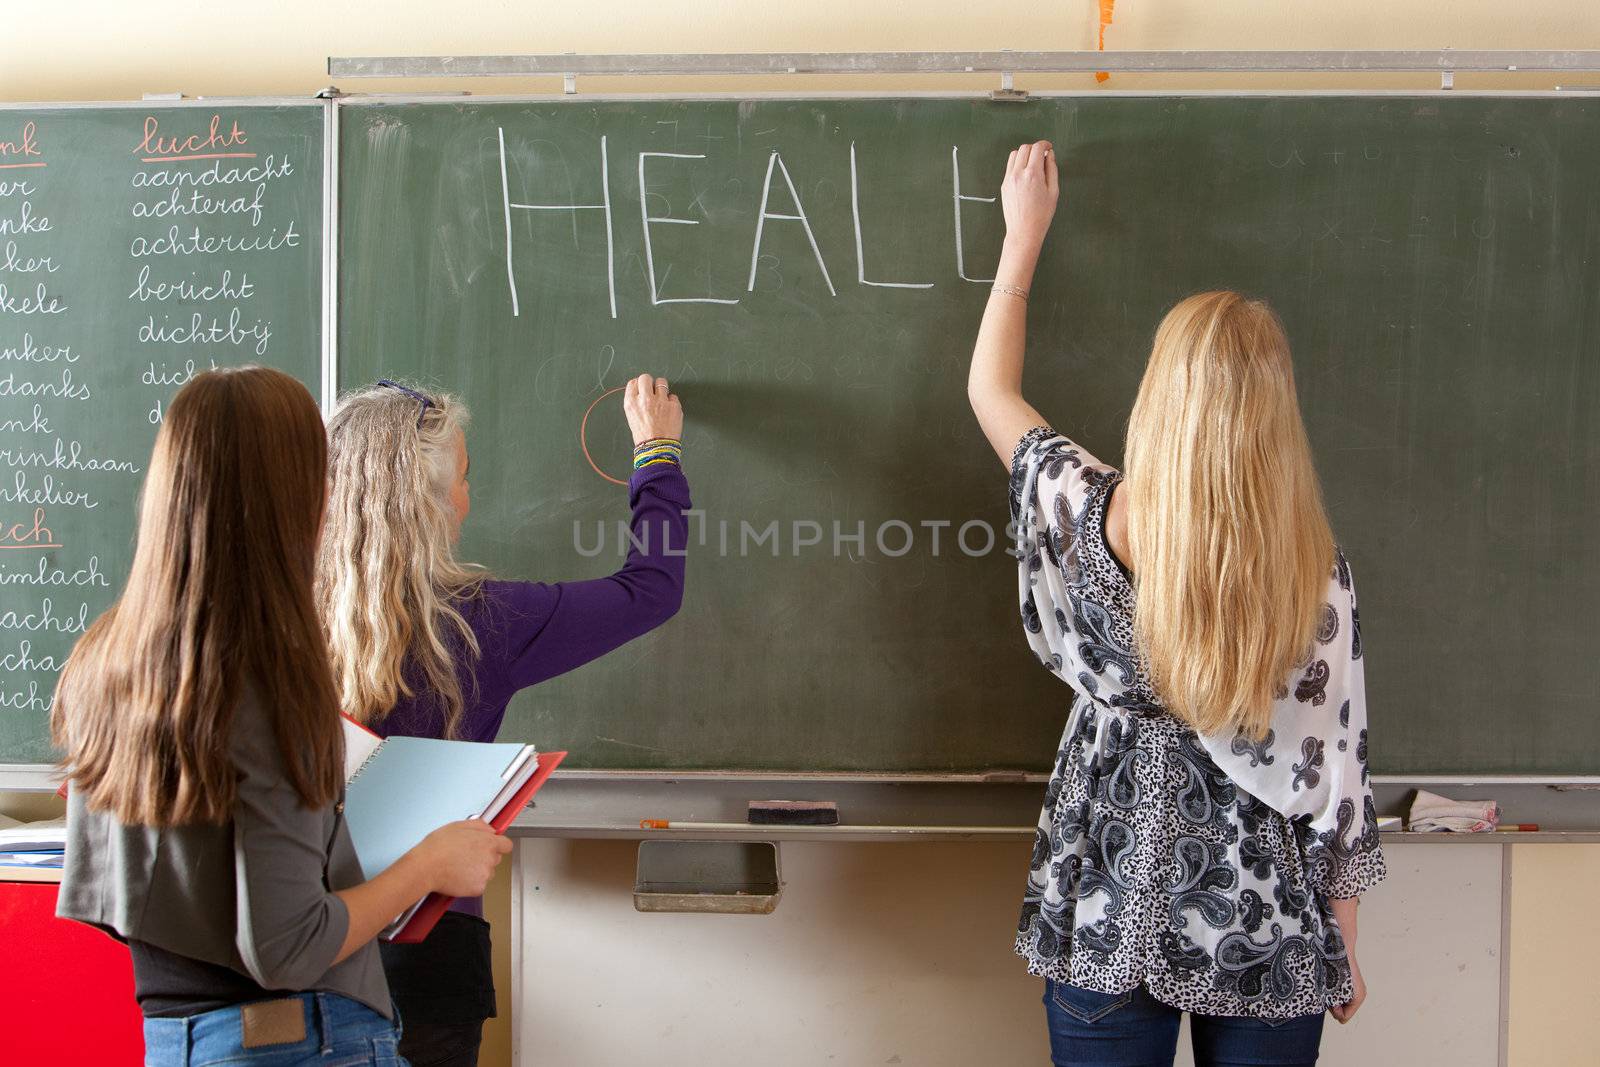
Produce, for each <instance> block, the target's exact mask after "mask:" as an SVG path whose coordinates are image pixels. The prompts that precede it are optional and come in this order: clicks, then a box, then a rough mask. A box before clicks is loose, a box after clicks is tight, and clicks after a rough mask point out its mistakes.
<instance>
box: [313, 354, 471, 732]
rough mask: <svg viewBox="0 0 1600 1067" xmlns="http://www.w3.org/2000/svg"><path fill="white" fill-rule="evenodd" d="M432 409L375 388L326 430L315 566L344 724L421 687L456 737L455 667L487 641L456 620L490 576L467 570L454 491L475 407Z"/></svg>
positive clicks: (435, 404)
mask: <svg viewBox="0 0 1600 1067" xmlns="http://www.w3.org/2000/svg"><path fill="white" fill-rule="evenodd" d="M427 397H428V403H427V404H423V403H422V401H421V400H419V399H417V397H416V396H413V395H411V394H409V393H407V392H406V391H404V390H402V389H397V388H392V387H389V386H376V387H373V388H369V389H363V390H361V391H360V392H356V393H352V394H350V395H348V396H346V397H345V398H344V399H343V400H342V401H341V402H340V404H339V407H338V409H337V410H336V411H335V412H334V413H333V417H332V418H331V419H329V421H328V478H329V486H328V517H327V520H326V525H325V527H324V529H323V532H322V548H321V551H320V552H319V553H318V555H317V586H316V588H317V605H318V608H319V609H320V610H321V613H322V623H323V626H324V627H325V628H326V629H327V633H328V651H329V654H330V657H331V659H332V663H333V677H334V682H335V684H336V685H337V687H338V691H339V699H340V701H341V703H342V704H343V706H344V710H345V712H346V714H348V715H350V716H351V717H352V718H354V719H356V720H357V721H359V722H363V723H375V722H378V721H380V720H382V719H383V718H384V716H386V715H388V714H389V712H390V711H391V710H393V708H394V706H395V704H396V703H398V702H399V700H400V699H401V698H402V697H413V696H416V695H417V694H416V693H415V692H414V691H413V689H412V687H411V682H410V681H408V679H407V674H408V673H410V674H411V679H412V680H415V681H417V682H419V683H420V685H421V688H422V690H423V692H424V693H426V694H429V695H431V696H432V697H433V698H434V699H435V700H436V701H437V702H438V707H439V709H440V711H441V712H442V713H443V716H444V736H445V737H454V736H456V733H457V731H458V728H459V726H460V723H461V715H462V711H463V709H464V703H465V698H464V697H463V695H462V692H461V682H460V679H459V677H458V675H457V673H456V669H457V668H456V664H457V660H458V659H461V658H463V657H466V658H469V659H476V658H477V656H478V655H479V649H478V639H477V637H476V636H475V635H474V634H473V632H472V628H471V627H470V626H468V625H467V621H466V619H465V618H463V617H462V614H461V612H460V611H459V610H457V607H456V605H457V603H459V602H460V601H461V600H462V599H465V598H470V597H472V596H474V595H476V593H477V591H478V587H479V585H480V583H482V581H483V579H484V574H483V572H482V570H481V569H480V568H477V567H472V566H469V565H465V564H462V563H459V562H457V560H456V556H455V549H454V546H453V545H452V543H451V542H452V539H453V533H454V515H453V511H452V508H451V505H450V490H451V487H452V486H453V485H454V483H455V478H456V454H455V441H456V435H457V434H459V433H462V432H463V431H465V429H466V426H467V422H468V417H469V416H468V412H467V409H466V406H465V405H464V404H463V403H462V402H461V401H460V400H459V399H457V398H455V397H453V396H450V395H449V394H446V393H430V394H427Z"/></svg>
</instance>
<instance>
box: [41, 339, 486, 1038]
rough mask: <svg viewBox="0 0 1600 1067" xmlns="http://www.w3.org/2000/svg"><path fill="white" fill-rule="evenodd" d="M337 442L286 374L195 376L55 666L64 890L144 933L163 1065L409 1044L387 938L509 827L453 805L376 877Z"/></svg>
mask: <svg viewBox="0 0 1600 1067" xmlns="http://www.w3.org/2000/svg"><path fill="white" fill-rule="evenodd" d="M326 457H327V444H326V437H325V435H324V432H323V428H322V420H321V418H320V416H319V414H318V411H317V406H316V404H315V402H314V401H313V400H312V398H311V394H310V393H309V392H307V391H306V389H305V387H304V386H303V385H301V384H300V383H299V382H297V381H295V380H294V379H293V378H290V377H289V376H288V375H286V374H283V373H281V372H279V371H275V370H269V369H265V368H260V367H250V368H244V369H241V370H219V371H209V372H206V373H203V374H200V375H198V376H196V377H195V378H194V379H193V380H192V381H191V382H189V383H188V384H187V385H185V386H184V387H183V389H181V390H180V391H179V392H178V394H177V396H176V397H174V399H173V401H172V403H171V405H170V407H169V408H168V410H167V414H166V418H165V421H164V423H163V425H162V427H161V431H160V433H159V434H158V436H157V438H156V444H155V450H154V453H153V454H152V456H151V460H150V465H149V471H148V474H147V475H146V478H145V483H144V489H143V494H142V499H141V503H140V512H139V530H138V544H137V547H136V549H135V553H134V560H133V567H132V570H131V572H130V574H129V576H128V581H127V584H126V586H125V587H124V589H123V592H122V595H121V596H120V597H119V598H118V600H117V602H116V603H115V604H114V605H113V606H112V607H111V608H110V609H109V610H108V611H107V612H106V613H105V614H103V615H102V616H100V618H99V619H97V620H96V621H95V623H94V624H93V625H92V626H91V627H90V628H89V630H88V631H87V632H86V633H85V634H84V636H83V638H82V640H80V641H79V642H78V644H77V647H76V648H74V649H73V653H72V656H71V658H70V659H69V660H68V662H67V665H66V667H65V669H64V670H63V671H62V674H61V679H60V682H59V683H58V686H57V690H56V700H55V705H54V709H53V712H52V720H51V726H52V731H53V734H54V737H55V741H56V744H57V745H58V746H59V747H60V748H61V749H62V750H63V751H64V753H65V756H64V765H65V770H66V774H67V776H68V779H69V781H70V782H71V787H70V793H69V798H68V809H67V826H68V842H67V853H66V871H65V876H64V878H63V882H62V887H61V896H60V903H59V906H58V912H59V914H60V915H62V916H63V917H65V918H69V919H76V920H79V921H81V922H85V923H90V924H92V925H95V926H97V927H99V928H101V929H103V930H105V931H106V932H107V933H109V934H111V935H112V936H114V937H117V938H118V939H120V940H123V941H125V942H127V943H128V945H129V947H130V949H131V952H132V955H133V965H134V986H135V994H136V995H137V996H138V998H139V1003H140V1006H141V1008H142V1010H143V1012H144V1015H145V1044H146V1062H147V1063H150V1064H187V1063H190V1062H201V1061H206V1062H210V1061H212V1060H217V1059H224V1058H226V1059H227V1060H228V1062H249V1061H250V1060H251V1059H254V1058H262V1059H270V1060H271V1062H273V1063H275V1064H289V1063H300V1062H307V1063H316V1062H327V1057H328V1056H333V1057H334V1058H336V1059H339V1062H345V1063H353V1062H374V1063H393V1062H397V1061H396V1059H395V1051H394V1050H395V1046H396V1043H397V1041H398V1032H397V1030H396V1026H395V1022H394V1019H393V1008H392V1005H391V1001H390V997H389V991H388V987H387V985H386V984H385V982H384V977H383V971H382V968H381V966H380V965H379V960H378V953H377V949H376V947H375V945H374V943H373V939H374V938H375V937H376V936H377V934H378V932H379V931H380V930H382V929H383V927H384V926H385V925H387V924H388V923H389V922H390V921H391V920H392V919H393V918H394V917H395V916H396V915H397V914H399V913H400V912H401V911H403V910H404V909H405V908H406V907H407V906H409V905H410V904H412V903H413V902H415V901H416V900H418V899H420V898H421V897H422V896H424V895H425V894H427V893H429V892H434V891H437V892H441V893H446V894H450V895H472V894H475V893H479V892H481V891H482V889H483V886H484V884H485V882H486V881H487V880H488V878H489V876H490V874H491V873H492V871H493V869H494V867H495V865H496V864H497V863H498V862H499V859H500V856H501V855H502V854H503V853H504V852H505V851H507V850H508V849H509V847H510V846H509V842H507V841H505V839H503V838H501V837H498V836H496V835H495V834H494V832H493V831H492V830H491V829H489V827H488V826H487V825H486V824H483V823H481V822H471V823H454V824H451V825H450V826H446V827H444V828H443V829H441V830H439V831H436V832H435V833H434V834H432V835H430V836H429V837H428V838H427V839H425V840H424V841H423V842H422V843H421V844H420V845H418V846H417V847H416V848H415V849H413V850H412V851H411V852H409V853H408V854H406V855H405V856H404V857H402V859H401V860H400V861H399V862H397V863H396V864H395V865H394V866H392V867H390V868H389V869H388V870H386V871H384V872H383V873H382V874H380V875H378V876H377V877H375V878H373V879H371V880H370V881H369V880H365V879H364V877H363V874H362V870H361V866H360V864H359V862H358V860H357V859H356V855H355V851H354V849H353V847H352V846H351V844H350V837H349V834H348V832H347V830H346V827H345V823H344V817H343V804H342V803H341V797H342V794H343V773H342V767H343V751H344V745H343V735H342V730H341V726H340V722H339V707H338V700H337V696H336V691H335V688H334V682H333V677H332V675H331V673H330V671H329V668H328V658H327V646H326V643H325V641H324V638H323V634H322V628H321V625H320V623H319V622H318V619H317V614H316V608H315V603H314V600H313V596H312V575H313V570H314V566H315V559H316V546H317V537H318V531H319V528H320V525H321V521H322V513H323V502H324V497H325V485H326V479H327V474H326ZM341 1057H348V1058H341Z"/></svg>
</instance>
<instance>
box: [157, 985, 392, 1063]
mask: <svg viewBox="0 0 1600 1067" xmlns="http://www.w3.org/2000/svg"><path fill="white" fill-rule="evenodd" d="M288 999H294V1000H298V1001H300V1004H301V1010H302V1011H303V1012H304V1015H305V1035H306V1036H305V1040H303V1041H292V1042H287V1043H283V1044H273V1045H262V1046H259V1047H256V1048H245V1047H244V1033H243V1028H244V1024H243V1020H242V1018H241V1014H242V1007H238V1008H219V1009H218V1010H216V1011H207V1012H201V1013H200V1014H199V1015H191V1016H189V1017H187V1018H184V1019H145V1021H144V1062H145V1067H207V1065H208V1064H223V1063H228V1064H235V1063H247V1064H252V1065H258V1067H299V1065H300V1064H316V1065H317V1067H357V1065H360V1064H372V1065H374V1067H405V1064H406V1061H405V1060H403V1059H401V1058H400V1053H399V1052H398V1051H396V1050H397V1048H398V1046H399V1043H400V1028H399V1025H398V1024H397V1023H393V1022H390V1021H389V1020H388V1019H385V1018H384V1017H383V1016H381V1015H379V1014H378V1013H377V1012H375V1011H373V1010H372V1009H371V1008H369V1007H367V1006H366V1005H365V1004H362V1003H359V1002H358V1001H354V1000H351V999H350V998H349V997H342V996H339V995H338V994H337V993H300V994H297V995H295V996H294V997H292V998H288Z"/></svg>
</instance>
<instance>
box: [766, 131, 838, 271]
mask: <svg viewBox="0 0 1600 1067" xmlns="http://www.w3.org/2000/svg"><path fill="white" fill-rule="evenodd" d="M774 169H776V170H778V171H779V172H780V173H781V174H782V175H783V183H784V184H785V185H786V186H788V187H789V199H790V200H791V201H793V203H794V210H795V214H793V215H787V214H775V213H772V212H769V211H768V210H767V203H768V201H769V199H770V198H771V196H772V172H773V170H774ZM768 219H772V220H774V221H778V222H798V223H799V224H800V225H801V226H802V227H804V228H805V231H806V240H807V241H809V242H810V244H811V254H812V255H814V256H816V257H817V268H818V269H819V270H821V271H822V280H823V281H825V282H827V283H828V293H829V295H831V296H838V295H839V294H838V292H837V291H836V290H835V289H834V287H833V279H832V278H830V277H828V265H827V264H826V263H824V262H823V260H822V250H821V249H820V248H818V247H817V235H816V234H814V233H812V232H811V220H810V219H808V218H806V209H805V205H804V204H802V203H801V202H800V194H799V193H798V192H796V191H795V187H794V179H793V178H791V177H789V168H788V166H787V165H786V164H785V163H784V162H783V156H782V155H780V154H779V152H778V150H777V149H776V148H774V149H773V150H772V154H771V155H770V156H768V157H767V177H766V180H765V181H764V182H762V185H761V212H760V214H758V215H757V216H756V239H755V242H754V243H753V244H752V245H751V246H750V283H749V285H748V286H746V288H747V289H748V290H749V291H750V292H752V293H753V292H755V291H756V261H757V260H758V259H759V258H760V256H761V235H762V233H763V232H764V231H765V228H766V224H767V220H768Z"/></svg>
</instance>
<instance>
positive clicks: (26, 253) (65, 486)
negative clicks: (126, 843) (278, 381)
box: [0, 109, 315, 743]
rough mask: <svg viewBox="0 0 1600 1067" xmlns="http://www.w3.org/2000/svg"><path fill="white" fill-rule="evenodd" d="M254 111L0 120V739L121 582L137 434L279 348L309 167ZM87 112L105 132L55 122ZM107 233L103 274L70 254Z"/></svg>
mask: <svg viewBox="0 0 1600 1067" xmlns="http://www.w3.org/2000/svg"><path fill="white" fill-rule="evenodd" d="M260 114H263V112H262V111H260V110H256V109H243V110H241V111H240V112H238V113H237V114H234V113H230V112H229V111H228V110H225V109H223V110H217V111H211V110H206V111H198V112H197V111H195V110H192V109H171V110H167V109H162V110H158V111H153V112H150V113H145V112H118V113H116V114H115V115H109V114H105V113H95V112H92V111H83V112H76V113H73V114H55V113H41V114H38V115H34V116H31V117H30V116H25V115H22V116H18V115H15V114H14V115H12V116H0V719H3V720H4V721H0V737H8V736H9V737H15V736H17V733H16V725H15V722H14V721H13V720H15V721H16V722H21V721H28V717H31V716H34V715H36V714H38V713H45V712H48V710H49V707H50V704H51V702H52V699H53V689H54V676H55V675H56V673H57V672H59V670H60V668H61V666H62V664H63V663H64V662H65V660H66V656H67V654H68V650H69V649H70V647H71V645H72V643H73V641H74V640H75V639H76V638H77V637H78V636H79V635H81V634H82V632H83V631H84V629H85V628H86V626H87V625H88V623H89V622H90V621H91V620H92V619H93V618H94V617H95V616H96V615H98V614H99V613H100V612H101V611H103V610H104V609H105V608H106V606H107V605H108V603H109V602H110V597H111V595H112V594H113V592H114V590H115V588H116V586H117V585H118V584H119V580H120V577H121V574H122V571H123V568H124V567H125V566H126V559H125V558H123V553H124V551H125V546H126V542H127V535H128V532H129V529H130V527H131V505H132V503H133V502H134V501H135V500H136V494H137V489H138V485H139V479H140V478H141V477H143V475H144V473H145V467H146V465H147V461H146V458H145V457H146V456H147V455H148V451H147V449H148V442H149V437H148V436H145V434H144V433H143V432H141V431H139V430H135V431H134V437H133V439H132V440H131V441H130V440H129V439H128V438H127V437H126V434H127V431H128V430H129V429H133V428H134V427H137V426H139V425H141V424H143V423H148V424H149V425H150V426H156V425H159V424H160V422H161V420H162V417H163V414H164V406H165V404H166V403H168V402H169V398H170V397H171V395H172V394H173V392H174V391H175V390H177V389H179V388H181V387H182V386H183V385H184V384H185V383H187V382H188V381H189V380H191V379H192V378H193V377H194V376H195V375H196V374H199V373H200V372H202V371H204V370H206V369H208V368H215V367H217V366H219V365H221V364H225V363H243V362H270V361H271V357H272V356H273V355H274V354H275V353H274V350H275V349H276V348H277V347H279V346H281V345H282V343H283V342H282V339H281V338H280V336H279V335H280V332H281V331H280V329H279V326H278V324H276V323H275V322H274V321H273V318H272V314H274V313H275V309H276V308H277V307H278V306H279V303H278V300H277V297H278V296H279V294H278V293H276V292H275V291H274V290H275V288H276V287H277V283H276V281H275V280H276V279H277V278H279V277H282V268H281V267H279V266H278V264H280V263H283V262H293V263H297V264H308V259H307V250H306V249H305V248H304V246H305V245H306V244H307V243H309V242H310V241H311V239H312V237H313V235H314V233H315V231H314V230H313V231H312V233H310V234H308V233H306V232H305V231H304V229H303V227H302V217H300V216H299V210H303V209H291V205H294V204H296V203H300V202H301V198H302V197H303V196H305V190H306V188H307V185H306V182H305V181H304V180H303V179H302V178H301V172H302V171H303V170H304V167H303V165H302V164H301V163H300V162H298V161H297V159H296V158H295V153H294V151H293V150H290V151H285V150H284V149H285V146H286V142H283V141H280V140H277V139H276V138H272V139H268V138H265V137H263V138H258V137H257V136H256V132H255V125H256V120H255V118H254V117H253V116H256V115H260ZM79 123H82V124H83V126H84V128H85V129H87V130H92V131H94V132H93V134H92V135H91V136H88V137H78V136H76V135H75V136H74V138H71V139H69V138H63V137H59V136H56V134H57V132H58V131H62V130H69V129H72V128H74V127H76V126H77V125H78V124H79ZM107 131H112V132H111V135H110V136H107V135H106V133H107ZM258 141H260V143H259V144H258ZM293 143H312V142H301V141H298V140H297V141H296V142H293ZM62 144H66V145H72V146H75V147H72V148H71V149H70V152H71V153H72V154H71V155H63V150H62V149H61V148H59V147H57V146H58V145H62ZM76 146H81V147H82V148H83V151H84V156H83V158H82V159H81V160H80V159H79V158H77V153H78V151H79V147H76ZM47 163H48V164H49V166H48V168H47V167H46V164H47ZM62 164H69V165H66V166H63V165H62ZM119 186H120V191H121V192H122V193H123V194H125V195H121V196H119V195H117V193H118V191H119V190H118V187H119ZM108 194H109V195H108ZM69 209H70V210H69ZM102 231H104V233H105V238H106V239H102V238H101V232H102ZM108 244H109V245H111V246H113V247H115V248H120V249H122V250H123V251H124V252H125V253H126V256H125V257H117V258H116V259H114V260H113V262H112V263H111V264H109V266H110V267H111V268H112V271H113V274H112V277H111V280H110V281H109V283H108V282H107V281H106V280H105V279H104V278H102V277H101V276H99V274H98V273H96V272H94V271H92V270H91V271H85V270H84V268H85V267H86V266H88V267H99V266H105V264H88V265H85V264H81V263H78V262H76V260H77V259H78V258H79V255H78V254H77V253H75V251H74V250H80V249H89V250H90V255H91V256H98V255H99V252H98V249H100V248H103V247H105V246H106V245H108ZM119 269H120V270H121V272H122V273H120V274H118V273H117V272H118V271H119ZM290 277H291V283H292V284H296V285H298V284H299V283H301V282H302V281H304V279H305V276H304V275H303V274H301V273H297V272H292V273H291V275H290ZM269 280H272V281H269ZM309 288H310V287H308V291H309ZM69 305H71V306H69ZM288 329H289V330H290V333H291V336H295V337H299V336H301V335H302V331H301V329H300V328H299V327H298V326H295V327H289V328H288ZM107 338H109V343H108V341H107ZM130 400H132V401H133V405H132V406H133V407H134V410H133V411H128V410H126V409H127V408H128V407H129V406H130V405H129V403H128V402H129V401H130ZM141 408H142V410H143V412H144V413H145V415H146V418H144V419H140V418H139V411H140V409H141ZM108 537H109V541H108V540H107V538H108ZM107 545H109V546H112V547H110V549H109V551H108V550H107V549H106V548H105V547H104V546H107ZM18 716H21V717H24V718H23V719H16V717H18ZM32 721H33V722H34V723H37V721H38V720H36V719H34V720H32ZM7 731H10V733H9V734H8V733H7ZM36 732H37V728H36V726H28V727H26V728H25V733H36ZM30 743H31V742H30Z"/></svg>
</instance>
